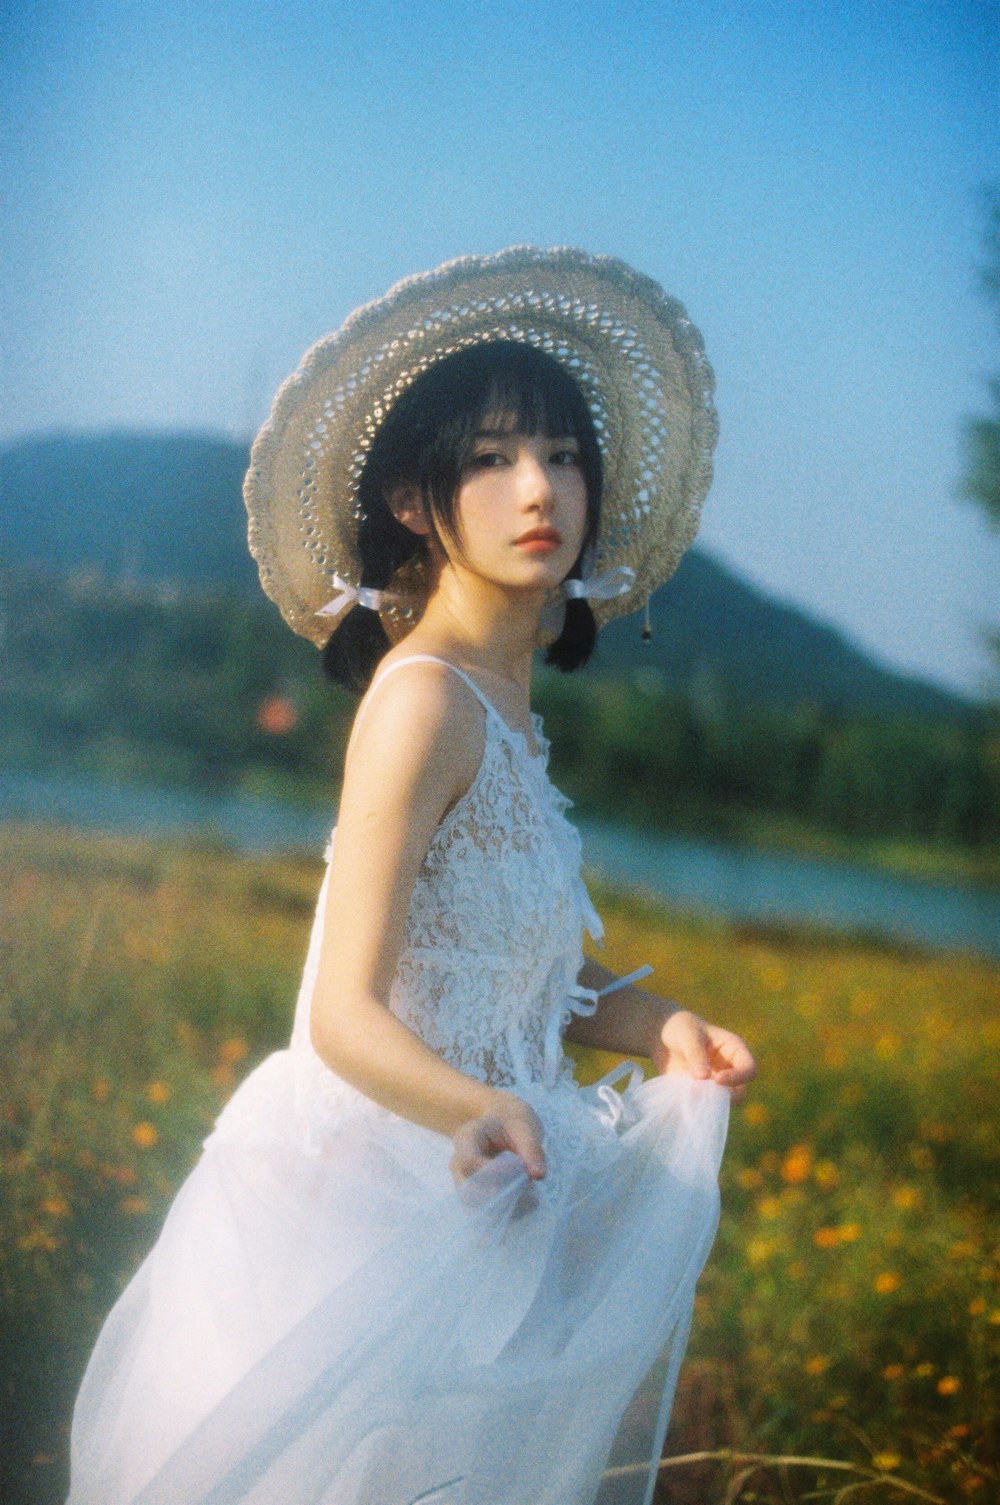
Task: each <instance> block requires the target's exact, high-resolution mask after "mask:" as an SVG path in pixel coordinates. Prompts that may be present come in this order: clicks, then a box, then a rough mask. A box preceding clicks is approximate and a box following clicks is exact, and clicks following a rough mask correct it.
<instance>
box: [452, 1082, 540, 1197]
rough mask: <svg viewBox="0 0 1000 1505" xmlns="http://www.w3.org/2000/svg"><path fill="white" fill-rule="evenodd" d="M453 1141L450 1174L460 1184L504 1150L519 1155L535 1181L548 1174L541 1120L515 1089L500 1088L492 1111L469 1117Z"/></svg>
mask: <svg viewBox="0 0 1000 1505" xmlns="http://www.w3.org/2000/svg"><path fill="white" fill-rule="evenodd" d="M453 1143H454V1146H455V1153H454V1154H453V1155H452V1157H451V1174H452V1175H453V1176H454V1178H455V1184H456V1185H457V1186H461V1185H462V1183H463V1182H464V1181H467V1180H468V1179H469V1177H470V1176H474V1175H475V1174H476V1172H477V1171H481V1170H482V1169H483V1167H484V1166H486V1165H488V1164H489V1163H490V1161H491V1160H495V1159H496V1157H497V1156H498V1155H502V1154H503V1153H504V1151H505V1150H511V1151H512V1152H513V1153H514V1154H515V1155H517V1157H518V1158H519V1159H520V1160H521V1161H522V1163H523V1165H524V1168H525V1170H526V1171H527V1173H528V1175H529V1176H530V1177H531V1179H532V1180H533V1181H540V1180H541V1179H542V1177H543V1176H544V1175H545V1151H544V1150H543V1149H542V1125H541V1121H540V1119H539V1117H538V1115H537V1113H535V1112H534V1110H533V1109H532V1108H529V1107H528V1104H527V1103H525V1102H522V1100H521V1099H520V1098H519V1097H516V1096H515V1095H514V1093H512V1092H497V1094H496V1107H495V1108H494V1109H493V1111H492V1112H489V1113H484V1114H483V1115H482V1116H481V1117H480V1118H472V1119H469V1121H468V1122H467V1123H464V1124H463V1125H462V1127H461V1128H460V1129H459V1130H458V1131H457V1133H456V1134H455V1135H454V1136H453Z"/></svg>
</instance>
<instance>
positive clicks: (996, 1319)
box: [986, 1306, 1000, 1327]
mask: <svg viewBox="0 0 1000 1505" xmlns="http://www.w3.org/2000/svg"><path fill="white" fill-rule="evenodd" d="M986 1320H987V1321H988V1322H989V1323H991V1324H992V1326H993V1327H1000V1306H995V1307H994V1308H993V1310H992V1312H990V1315H989V1317H988V1318H987V1319H986Z"/></svg>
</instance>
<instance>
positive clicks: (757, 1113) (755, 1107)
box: [743, 1103, 769, 1129]
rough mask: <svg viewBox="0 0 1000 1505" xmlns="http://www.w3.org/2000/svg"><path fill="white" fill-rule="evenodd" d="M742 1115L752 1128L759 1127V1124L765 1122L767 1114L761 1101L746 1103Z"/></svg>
mask: <svg viewBox="0 0 1000 1505" xmlns="http://www.w3.org/2000/svg"><path fill="white" fill-rule="evenodd" d="M743 1117H744V1119H745V1120H746V1122H747V1123H748V1124H750V1125H751V1126H752V1127H753V1128H755V1129H759V1128H760V1126H761V1124H766V1123H767V1120H768V1117H769V1114H768V1111H767V1108H766V1107H765V1105H764V1104H763V1103H747V1105H746V1107H745V1108H744V1109H743Z"/></svg>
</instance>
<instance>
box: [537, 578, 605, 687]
mask: <svg viewBox="0 0 1000 1505" xmlns="http://www.w3.org/2000/svg"><path fill="white" fill-rule="evenodd" d="M596 644H597V622H596V620H595V618H594V613H593V612H592V611H591V609H590V602H589V601H585V600H584V599H583V597H571V598H570V599H569V600H568V601H567V602H566V619H565V621H564V622H563V630H562V632H561V633H560V634H559V636H558V637H557V638H556V640H555V642H554V643H550V644H549V646H548V648H547V650H546V653H545V662H546V663H547V664H551V665H552V666H553V667H554V668H556V669H561V670H562V671H563V673H564V674H569V673H570V672H571V671H572V670H573V669H580V668H582V667H583V665H584V664H585V663H586V662H587V660H588V659H589V658H590V656H591V654H592V653H593V651H594V648H595V646H596Z"/></svg>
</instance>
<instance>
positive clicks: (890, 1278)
mask: <svg viewBox="0 0 1000 1505" xmlns="http://www.w3.org/2000/svg"><path fill="white" fill-rule="evenodd" d="M902 1284H903V1277H902V1276H901V1275H897V1274H896V1272H895V1270H883V1271H882V1273H881V1275H876V1277H875V1289H876V1291H877V1292H878V1294H879V1295H880V1296H891V1295H892V1293H893V1291H898V1290H899V1288H900V1286H901V1285H902Z"/></svg>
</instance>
